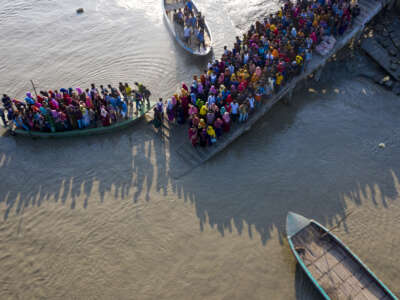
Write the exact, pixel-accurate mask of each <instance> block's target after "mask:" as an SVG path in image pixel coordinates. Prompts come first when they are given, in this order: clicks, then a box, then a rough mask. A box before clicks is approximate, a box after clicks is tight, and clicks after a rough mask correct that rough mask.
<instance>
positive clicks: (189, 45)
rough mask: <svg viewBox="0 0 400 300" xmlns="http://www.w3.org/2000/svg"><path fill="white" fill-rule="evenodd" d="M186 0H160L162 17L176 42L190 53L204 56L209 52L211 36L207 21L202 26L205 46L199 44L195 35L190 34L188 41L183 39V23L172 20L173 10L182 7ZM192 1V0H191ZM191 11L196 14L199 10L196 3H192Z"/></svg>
mask: <svg viewBox="0 0 400 300" xmlns="http://www.w3.org/2000/svg"><path fill="white" fill-rule="evenodd" d="M185 3H186V0H162V6H163V12H164V17H165V20H166V23H167V26H168V29H169V30H170V31H171V33H172V35H173V36H174V38H175V39H176V41H177V42H178V44H179V45H180V46H181V47H182V48H183V49H185V50H186V51H188V52H189V53H191V54H194V55H197V56H206V55H208V54H209V53H210V51H211V48H212V46H211V45H212V37H211V32H210V30H209V28H208V25H207V22H206V21H204V23H205V26H204V27H205V28H204V41H205V47H203V46H200V43H199V42H198V39H197V37H195V36H194V35H193V34H192V37H191V38H190V39H189V41H188V42H185V41H184V37H183V25H181V24H178V23H177V22H175V20H174V12H175V10H179V9H182V11H183V9H184V7H185ZM192 3H193V0H192ZM193 12H194V13H195V14H196V15H198V13H199V10H198V9H197V7H196V5H195V4H194V3H193Z"/></svg>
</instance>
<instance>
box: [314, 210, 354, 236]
mask: <svg viewBox="0 0 400 300" xmlns="http://www.w3.org/2000/svg"><path fill="white" fill-rule="evenodd" d="M353 212H354V211H353V210H352V211H350V212H349V213H347V214H345V215H344V217H343V218H342V219H341V220H339V222H338V223H337V224H336V225H335V226H333V227H332V228H331V229H329V230H328V231H327V232H325V233H324V234H322V235H321V236H320V238H323V237H325V236H326V235H327V234H328V233H329V232H331V231H332V230H334V229H336V228H338V227H339V225H340V224H341V223H342V222H343V221H344V220H345V219H346V218H347V217H348V216H350V215H351V214H352V213H353Z"/></svg>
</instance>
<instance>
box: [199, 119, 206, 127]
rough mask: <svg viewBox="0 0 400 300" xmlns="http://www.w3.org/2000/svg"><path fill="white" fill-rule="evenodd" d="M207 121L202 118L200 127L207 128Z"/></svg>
mask: <svg viewBox="0 0 400 300" xmlns="http://www.w3.org/2000/svg"><path fill="white" fill-rule="evenodd" d="M206 126H207V125H206V122H205V121H204V119H200V122H199V128H201V129H203V128H206Z"/></svg>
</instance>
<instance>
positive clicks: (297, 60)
mask: <svg viewBox="0 0 400 300" xmlns="http://www.w3.org/2000/svg"><path fill="white" fill-rule="evenodd" d="M296 63H297V64H298V65H299V66H300V65H301V64H302V63H303V57H301V56H300V55H297V56H296Z"/></svg>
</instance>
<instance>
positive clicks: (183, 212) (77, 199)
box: [0, 1, 400, 299]
mask: <svg viewBox="0 0 400 300" xmlns="http://www.w3.org/2000/svg"><path fill="white" fill-rule="evenodd" d="M1 4H2V6H1V7H2V8H1V9H0V17H1V18H0V40H1V43H0V49H1V53H2V54H3V53H5V55H2V56H1V57H0V70H1V71H2V73H1V74H2V75H0V76H1V80H0V87H1V89H2V90H3V89H5V90H6V91H7V92H9V93H10V94H13V93H15V94H18V95H20V94H21V93H23V91H24V88H27V87H28V83H27V82H28V80H29V79H31V78H34V79H36V81H37V82H38V83H37V84H38V85H44V86H45V87H47V86H55V87H58V86H62V85H63V84H65V83H66V82H67V83H70V84H71V85H77V84H80V85H83V86H84V85H85V84H88V83H90V82H92V81H93V82H98V83H99V84H100V83H107V82H108V81H112V82H118V81H120V80H123V81H125V80H130V81H134V80H142V81H143V82H144V83H145V84H147V85H148V86H149V87H151V88H152V89H153V90H154V91H155V92H154V93H155V94H156V95H167V94H170V93H171V92H172V91H174V90H175V89H176V87H177V86H178V85H179V82H180V81H182V80H187V79H188V78H190V77H191V75H192V74H194V73H196V72H198V70H201V69H202V68H204V65H205V63H206V61H203V60H192V59H191V58H190V57H188V56H187V55H185V53H183V52H182V51H180V49H179V48H177V46H175V44H174V43H173V41H172V40H171V39H170V36H169V35H168V32H167V31H166V28H165V26H164V24H163V21H162V18H161V11H160V7H159V4H158V2H153V1H148V2H139V1H89V2H88V3H86V4H85V10H86V13H85V14H84V15H82V16H76V15H75V13H74V11H75V9H76V8H78V7H80V6H82V5H83V4H82V3H79V2H77V1H70V2H68V3H61V2H52V1H37V2H34V3H28V2H25V1H16V2H8V1H3V2H2V3H1ZM275 5H276V4H275V3H270V4H269V3H264V2H261V1H250V2H246V4H243V2H239V1H231V2H229V1H221V2H218V3H215V2H213V1H201V2H200V6H201V7H202V9H203V10H204V11H205V12H206V15H207V16H210V18H209V20H208V22H209V23H210V27H211V29H212V31H213V35H214V38H215V39H216V43H215V44H216V46H215V48H216V54H217V55H219V54H218V51H219V50H220V49H222V46H223V45H224V44H225V43H227V44H228V43H231V41H232V40H233V39H234V37H235V35H236V34H237V33H239V32H240V30H241V29H243V28H245V27H246V25H248V23H247V22H246V20H254V19H255V18H258V17H260V16H261V15H262V12H263V11H264V10H270V9H273V8H274V7H275ZM39 45H40V46H39ZM357 63H360V65H357ZM361 65H362V66H364V67H365V65H363V64H361V62H358V61H356V60H355V59H348V60H346V62H337V63H332V64H331V65H330V66H329V70H330V71H329V72H325V73H324V76H323V79H322V81H321V82H320V83H312V82H309V83H308V86H306V87H304V88H303V89H299V90H298V91H297V92H296V94H295V98H294V103H293V105H291V106H284V105H277V106H276V107H274V109H273V110H272V111H271V112H270V113H268V114H267V115H266V116H265V117H264V118H262V119H261V120H260V121H259V122H258V123H257V124H256V125H255V127H253V129H252V130H251V131H250V132H248V133H247V134H246V135H244V136H242V137H241V138H240V139H238V140H237V141H236V142H234V143H233V144H232V145H231V146H229V147H228V148H227V150H225V151H223V152H222V153H220V154H218V155H217V156H216V157H215V158H213V159H212V160H211V161H210V162H208V163H206V164H205V165H203V166H201V167H199V168H197V169H195V170H193V171H192V172H190V173H188V174H187V175H185V176H184V177H182V178H180V179H178V180H174V179H172V178H171V177H170V175H169V174H170V171H171V170H174V169H176V168H179V167H180V166H179V164H178V163H177V161H178V157H177V156H178V155H177V153H176V152H175V151H173V147H172V145H170V144H169V142H168V139H163V138H161V137H160V136H158V135H156V134H154V132H153V131H152V130H151V128H149V126H148V125H147V124H145V122H142V123H141V124H138V126H137V127H135V128H133V129H128V130H126V131H123V132H121V133H118V134H115V135H105V136H100V137H89V138H84V139H67V140H54V141H40V140H30V139H23V138H16V139H14V138H11V137H8V136H7V135H5V136H3V137H1V138H0V178H1V181H0V218H1V221H0V271H1V272H0V282H1V289H0V298H1V299H17V298H22V299H36V298H41V299H43V298H48V299H55V298H62V299H71V298H78V299H92V298H93V299H100V298H101V299H319V295H318V294H317V292H316V291H315V289H314V288H313V287H312V286H311V284H310V282H309V280H308V279H307V278H305V276H304V274H303V272H301V270H299V268H298V267H297V266H296V263H295V261H294V259H293V257H292V255H291V253H290V251H289V248H288V244H287V242H286V240H285V227H284V225H285V224H284V222H285V217H286V214H287V212H288V211H289V210H291V211H295V212H298V213H301V214H304V215H305V216H307V217H312V218H314V219H316V220H318V221H320V222H321V223H322V224H324V225H326V226H327V227H332V226H335V224H337V223H338V222H340V226H339V227H338V228H336V229H335V230H334V231H333V232H334V233H335V234H337V235H338V236H339V237H340V238H341V239H342V240H343V241H344V242H345V243H347V244H348V245H349V246H350V247H351V248H352V249H353V250H354V251H355V252H356V253H357V254H358V255H359V257H360V258H361V259H362V260H363V261H364V262H365V263H366V264H367V265H368V266H369V267H370V268H371V269H372V270H373V271H374V272H375V273H376V274H377V275H378V277H379V278H381V279H382V280H383V281H384V282H385V283H386V284H387V285H388V286H389V287H390V288H391V289H392V291H393V292H394V293H396V294H398V295H399V294H400V281H399V278H398V276H397V275H398V274H399V272H400V265H399V263H398V261H399V258H400V255H399V253H398V249H400V238H399V235H398V232H399V230H400V222H399V221H400V198H399V191H400V183H399V179H398V177H399V172H400V161H399V159H398V158H399V154H400V148H399V146H400V139H399V137H400V136H399V132H398V128H399V125H400V120H399V118H398V116H399V112H400V102H399V99H398V97H395V96H394V95H393V94H391V93H389V92H387V91H385V90H383V89H382V88H380V87H379V86H376V85H375V84H374V83H373V82H372V81H371V80H369V79H367V78H365V77H361V76H359V75H365V74H367V73H368V72H369V69H368V68H367V69H363V68H361V67H360V66H361ZM381 142H383V143H385V145H386V147H385V148H384V149H381V148H379V147H378V144H379V143H381ZM349 213H350V216H349V217H348V218H346V219H345V220H344V221H341V220H342V219H343V217H344V216H345V215H347V214H349Z"/></svg>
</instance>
